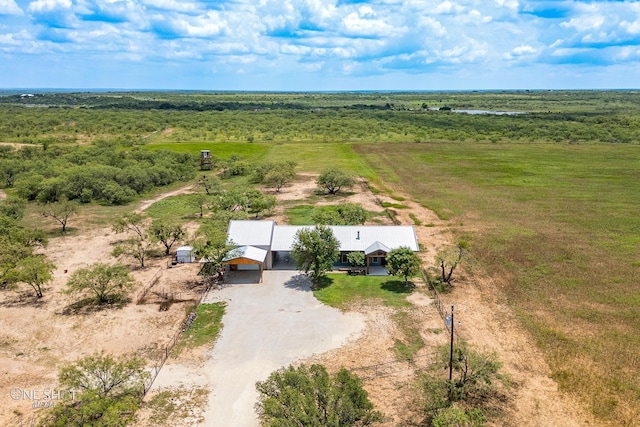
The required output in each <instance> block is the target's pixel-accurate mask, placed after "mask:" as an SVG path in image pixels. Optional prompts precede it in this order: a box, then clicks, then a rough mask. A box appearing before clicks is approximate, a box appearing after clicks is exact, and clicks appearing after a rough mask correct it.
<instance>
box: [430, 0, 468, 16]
mask: <svg viewBox="0 0 640 427" xmlns="http://www.w3.org/2000/svg"><path fill="white" fill-rule="evenodd" d="M432 10H433V14H435V15H448V14H458V13H462V12H464V10H465V8H464V6H460V5H459V4H458V3H454V2H450V1H448V0H447V1H443V2H442V3H440V4H438V5H437V6H436V7H435V8H433V9H432Z"/></svg>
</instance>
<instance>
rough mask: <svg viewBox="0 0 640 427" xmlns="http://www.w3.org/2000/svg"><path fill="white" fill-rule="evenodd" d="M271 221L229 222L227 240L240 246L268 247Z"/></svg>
mask: <svg viewBox="0 0 640 427" xmlns="http://www.w3.org/2000/svg"><path fill="white" fill-rule="evenodd" d="M274 225H275V222H273V221H237V220H232V221H230V222H229V230H228V232H227V236H228V239H229V240H230V241H232V242H233V243H235V244H236V245H240V246H247V245H248V246H269V245H271V236H272V234H273V227H274Z"/></svg>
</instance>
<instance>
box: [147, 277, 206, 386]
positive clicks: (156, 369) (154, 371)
mask: <svg viewBox="0 0 640 427" xmlns="http://www.w3.org/2000/svg"><path fill="white" fill-rule="evenodd" d="M213 285H214V284H212V283H207V286H206V287H205V289H204V291H203V292H202V294H201V295H200V298H199V299H198V300H197V302H196V304H195V306H194V307H193V310H191V312H190V313H189V315H188V316H187V318H186V320H185V321H184V322H183V323H182V324H181V325H180V328H179V329H178V330H176V331H175V333H174V334H173V336H172V337H171V338H169V341H168V342H167V343H166V344H165V346H164V349H163V351H162V354H161V355H160V358H159V359H158V360H157V361H156V362H155V363H154V365H153V367H152V368H151V377H150V378H149V379H148V380H147V381H146V382H145V383H144V389H143V393H142V395H143V396H145V395H146V394H147V393H148V392H149V390H150V389H151V386H153V383H154V381H155V380H156V378H157V377H158V375H159V374H160V370H161V369H162V367H163V366H164V364H165V363H166V361H167V359H168V358H169V355H170V354H171V350H173V348H174V347H175V346H176V344H177V343H178V341H179V340H180V337H181V336H182V334H183V333H184V332H185V331H186V330H187V329H189V328H190V327H191V324H192V323H193V322H194V320H196V317H197V314H196V313H197V310H198V306H200V304H202V303H203V302H204V300H205V299H206V297H207V295H208V294H209V291H210V290H211V288H212V287H213ZM178 294H179V293H178Z"/></svg>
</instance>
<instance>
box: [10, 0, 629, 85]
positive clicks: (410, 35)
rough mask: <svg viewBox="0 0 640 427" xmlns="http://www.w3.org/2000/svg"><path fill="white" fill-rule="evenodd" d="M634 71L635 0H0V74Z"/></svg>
mask: <svg viewBox="0 0 640 427" xmlns="http://www.w3.org/2000/svg"><path fill="white" fill-rule="evenodd" d="M639 85H640V2H638V1H563V0H560V1H525V0H458V1H454V0H451V1H450V0H444V1H442V0H435V1H432V0H406V1H399V0H377V1H365V0H255V1H248V0H202V1H196V0H33V1H29V0H0V87H1V88H77V89H88V88H106V89H195V90H198V89H201V90H294V91H304V90H468V89H479V90H481V89H608V88H614V89H616V88H638V87H639Z"/></svg>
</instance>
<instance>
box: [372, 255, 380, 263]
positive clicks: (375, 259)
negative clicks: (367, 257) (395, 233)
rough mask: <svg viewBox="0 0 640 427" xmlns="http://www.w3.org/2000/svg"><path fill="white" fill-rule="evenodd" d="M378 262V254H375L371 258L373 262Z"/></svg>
mask: <svg viewBox="0 0 640 427" xmlns="http://www.w3.org/2000/svg"><path fill="white" fill-rule="evenodd" d="M378 262H379V261H378V257H377V256H374V257H372V258H371V264H377V263H378Z"/></svg>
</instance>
